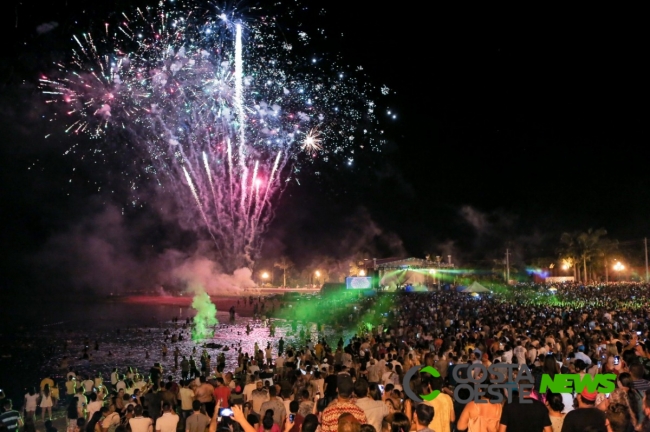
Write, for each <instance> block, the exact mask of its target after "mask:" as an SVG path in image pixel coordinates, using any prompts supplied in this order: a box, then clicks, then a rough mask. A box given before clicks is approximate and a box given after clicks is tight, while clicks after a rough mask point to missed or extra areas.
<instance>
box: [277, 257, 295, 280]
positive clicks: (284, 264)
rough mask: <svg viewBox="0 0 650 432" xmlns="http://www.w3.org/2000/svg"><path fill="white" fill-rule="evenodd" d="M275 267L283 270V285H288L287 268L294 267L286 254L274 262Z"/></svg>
mask: <svg viewBox="0 0 650 432" xmlns="http://www.w3.org/2000/svg"><path fill="white" fill-rule="evenodd" d="M273 267H277V268H279V269H280V270H282V278H283V282H282V286H283V287H286V286H287V270H288V269H290V268H291V267H293V263H292V262H291V260H290V259H289V258H287V257H286V256H282V257H280V260H279V261H278V262H276V263H275V264H273Z"/></svg>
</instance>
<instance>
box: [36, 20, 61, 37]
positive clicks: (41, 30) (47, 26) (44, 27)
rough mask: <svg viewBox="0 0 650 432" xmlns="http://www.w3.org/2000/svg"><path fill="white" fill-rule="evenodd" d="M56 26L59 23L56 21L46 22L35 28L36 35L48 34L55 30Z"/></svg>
mask: <svg viewBox="0 0 650 432" xmlns="http://www.w3.org/2000/svg"><path fill="white" fill-rule="evenodd" d="M58 26H59V23H58V22H56V21H50V22H46V23H43V24H41V25H39V26H37V27H36V33H38V34H39V35H42V34H45V33H49V32H51V31H52V30H54V29H55V28H57V27H58Z"/></svg>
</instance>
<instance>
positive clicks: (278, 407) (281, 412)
mask: <svg viewBox="0 0 650 432" xmlns="http://www.w3.org/2000/svg"><path fill="white" fill-rule="evenodd" d="M268 410H271V411H273V422H274V423H275V424H276V425H278V426H284V419H285V418H286V415H287V411H286V409H285V407H284V404H283V403H282V401H281V400H280V399H278V397H277V389H276V388H275V386H271V387H269V400H267V401H266V402H264V403H263V404H262V406H261V407H260V412H262V413H266V412H267V411H268Z"/></svg>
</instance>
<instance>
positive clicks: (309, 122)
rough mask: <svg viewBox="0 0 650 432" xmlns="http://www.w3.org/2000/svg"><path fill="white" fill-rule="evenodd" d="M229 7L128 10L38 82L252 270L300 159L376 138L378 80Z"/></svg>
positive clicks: (274, 23) (230, 262) (350, 150)
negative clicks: (121, 148) (306, 52)
mask: <svg viewBox="0 0 650 432" xmlns="http://www.w3.org/2000/svg"><path fill="white" fill-rule="evenodd" d="M233 15H234V13H232V12H227V11H224V10H222V9H219V8H216V7H214V6H210V7H200V6H198V5H197V4H195V3H182V2H177V3H176V2H172V1H169V2H165V1H163V2H161V3H160V6H159V7H158V8H146V9H144V10H141V9H136V10H135V11H133V12H131V13H123V14H122V15H121V16H120V19H119V20H117V21H115V22H108V23H103V25H102V26H101V29H99V30H98V31H97V32H95V33H96V35H97V37H95V35H94V34H91V33H90V32H86V33H81V34H80V35H76V36H74V37H73V39H72V41H73V44H74V48H73V50H72V55H71V58H70V60H69V61H67V62H59V63H57V64H56V69H57V71H56V72H53V73H52V74H49V75H50V76H44V77H42V79H41V80H40V83H41V87H42V90H43V94H44V95H45V96H46V99H47V103H50V104H52V105H54V106H55V107H56V108H59V109H55V110H53V113H55V116H58V117H64V120H63V121H64V122H65V127H64V130H65V132H66V133H67V134H86V135H88V136H89V137H91V138H93V139H98V140H101V142H104V141H107V140H109V139H110V140H111V141H113V142H123V143H125V144H128V146H125V147H128V149H129V151H131V150H133V151H134V153H133V154H130V153H128V154H127V152H125V155H124V157H131V158H133V159H134V160H141V161H144V162H143V163H135V164H134V165H136V166H138V167H139V168H140V169H142V170H144V172H145V173H146V174H147V175H146V176H144V177H147V178H151V177H155V179H156V181H157V183H158V184H160V185H161V186H163V188H164V189H165V190H167V191H170V192H171V193H172V194H173V195H174V197H175V198H176V199H177V201H178V202H179V203H180V204H181V207H182V208H184V209H186V210H187V214H186V215H184V217H185V218H186V219H187V220H190V221H192V222H194V223H195V226H196V228H197V229H198V230H200V231H204V232H207V233H208V234H209V236H210V238H211V239H212V240H213V241H214V244H215V246H216V249H217V250H218V252H219V253H220V254H221V260H222V263H223V265H224V267H225V268H229V269H234V268H237V267H239V266H242V265H251V264H252V262H253V260H254V259H255V257H256V255H257V253H258V252H259V249H260V247H261V236H260V234H262V233H263V232H264V230H265V229H266V227H267V226H268V224H269V222H270V221H271V219H272V216H273V208H272V202H273V200H274V199H275V198H277V196H278V195H279V194H280V193H281V191H282V190H283V188H284V185H286V184H287V182H288V181H289V180H290V179H291V178H292V176H293V175H294V173H295V172H296V171H298V170H297V169H291V167H295V166H296V165H297V164H303V163H310V162H309V160H302V159H301V158H300V154H301V153H308V154H309V155H311V156H312V158H309V159H313V156H318V155H320V156H322V157H323V158H324V159H325V160H328V158H329V155H338V156H340V157H341V159H343V158H344V159H345V160H346V161H348V163H351V160H352V155H353V154H354V150H355V146H359V147H360V148H362V149H363V148H364V146H365V148H368V149H373V150H378V149H379V148H380V146H381V144H382V140H381V134H382V131H381V130H380V129H379V125H378V121H377V119H376V116H375V107H376V102H375V101H374V100H373V99H372V98H371V96H370V95H371V94H372V93H375V90H376V89H375V88H374V87H373V86H372V85H370V84H365V83H364V82H362V80H361V79H360V78H358V77H357V76H355V75H354V73H351V72H349V71H347V70H346V68H344V67H342V66H340V65H339V63H338V62H337V61H332V62H324V61H323V62H317V61H316V60H315V57H314V58H311V59H310V58H307V57H304V56H303V57H301V55H299V54H295V50H294V46H293V45H292V44H291V43H289V42H288V41H287V38H286V31H285V29H282V30H281V29H280V27H279V25H278V19H276V18H275V17H270V16H268V15H263V16H261V17H260V18H259V19H258V20H249V21H247V22H246V23H243V22H242V21H238V20H235V19H233ZM295 36H296V37H297V40H298V43H302V48H305V46H308V45H309V37H308V35H307V34H306V33H305V32H304V31H299V32H296V34H295ZM324 57H325V56H324V55H321V56H320V57H319V58H324ZM322 63H327V65H324V64H322ZM382 92H383V89H382ZM301 150H302V151H303V152H301Z"/></svg>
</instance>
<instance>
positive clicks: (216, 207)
mask: <svg viewBox="0 0 650 432" xmlns="http://www.w3.org/2000/svg"><path fill="white" fill-rule="evenodd" d="M203 166H204V167H205V173H206V175H207V176H208V182H210V191H211V192H212V203H213V204H214V211H215V212H216V215H217V217H219V214H220V213H221V211H220V209H219V200H218V199H217V193H216V192H215V190H214V180H212V170H211V169H210V163H209V162H208V154H207V153H206V152H203ZM217 223H218V220H217Z"/></svg>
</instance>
